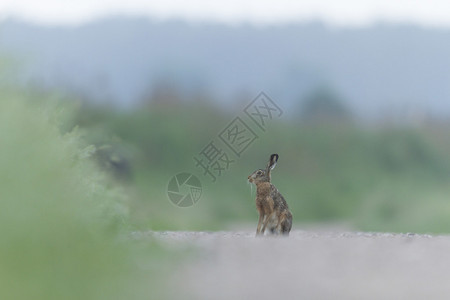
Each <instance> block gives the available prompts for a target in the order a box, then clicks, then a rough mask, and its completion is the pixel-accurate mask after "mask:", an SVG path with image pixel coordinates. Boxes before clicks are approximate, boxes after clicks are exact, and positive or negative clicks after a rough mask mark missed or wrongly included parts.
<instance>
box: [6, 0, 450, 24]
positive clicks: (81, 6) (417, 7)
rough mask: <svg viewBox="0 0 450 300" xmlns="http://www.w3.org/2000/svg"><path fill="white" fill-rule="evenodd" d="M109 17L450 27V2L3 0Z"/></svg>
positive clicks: (79, 18) (27, 14)
mask: <svg viewBox="0 0 450 300" xmlns="http://www.w3.org/2000/svg"><path fill="white" fill-rule="evenodd" d="M108 15H140V16H150V17H152V18H154V19H160V20H164V19H167V18H182V19H187V20H193V21H205V20H208V21H222V22H227V23H232V24H239V23H241V22H251V23H254V24H271V23H286V22H291V21H296V22H299V21H300V22H301V21H309V20H321V21H324V22H326V23H328V24H331V25H339V26H355V25H356V26H365V25H368V24H372V23H373V22H379V21H390V22H409V23H416V24H420V25H425V26H435V27H450V1H449V0H297V1H295V0H227V1H225V0H223V1H214V0H159V1H152V0H150V1H149V0H122V1H119V0H0V19H5V18H8V17H15V18H19V19H25V20H27V21H32V22H38V23H45V24H80V23H83V22H87V21H90V20H93V19H96V18H99V17H105V16H108Z"/></svg>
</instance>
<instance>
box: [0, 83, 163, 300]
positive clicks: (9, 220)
mask: <svg viewBox="0 0 450 300" xmlns="http://www.w3.org/2000/svg"><path fill="white" fill-rule="evenodd" d="M0 97H1V101H0V147H1V150H0V151H1V154H0V170H1V171H0V266H1V267H0V299H46V300H48V299H148V295H151V294H155V293H157V291H155V290H152V289H154V288H155V286H158V283H156V281H157V279H155V277H152V273H151V272H149V271H147V270H143V269H140V268H138V267H137V264H136V265H135V263H136V261H137V260H139V259H146V260H147V264H148V263H149V262H150V263H151V262H155V261H158V259H160V258H161V255H162V254H161V253H160V252H161V251H160V250H158V249H157V248H156V249H155V248H154V247H151V246H148V249H146V250H145V252H146V253H145V256H142V257H141V256H139V255H140V254H142V251H141V250H139V249H140V248H141V246H136V247H135V246H130V245H129V244H133V243H132V242H131V243H130V242H128V243H123V242H121V241H120V240H119V236H120V235H119V234H120V232H124V231H126V230H128V227H127V223H128V212H127V210H128V204H127V197H126V196H125V193H124V192H123V190H121V189H119V188H118V187H117V186H115V185H113V183H112V181H110V180H109V179H108V178H107V176H105V175H104V173H103V172H101V171H100V170H99V168H98V167H97V165H96V163H95V162H93V160H92V159H91V156H92V155H93V154H94V150H95V149H94V146H89V145H86V144H84V143H83V142H82V141H81V140H80V138H79V132H78V131H77V130H71V131H66V133H64V134H63V133H62V132H61V130H60V129H59V127H58V126H57V124H58V123H59V122H66V121H67V119H66V118H67V116H68V115H70V114H71V112H69V111H70V110H71V109H70V108H68V107H67V106H64V105H61V104H60V105H59V106H55V105H54V104H51V103H50V102H52V101H47V100H45V101H39V99H40V96H37V95H32V94H31V93H29V92H23V91H22V92H20V91H11V90H2V91H1V92H0ZM68 110H69V111H68ZM149 245H151V243H149ZM137 253H140V254H139V255H136V254H137ZM139 257H141V258H139ZM152 282H153V283H152Z"/></svg>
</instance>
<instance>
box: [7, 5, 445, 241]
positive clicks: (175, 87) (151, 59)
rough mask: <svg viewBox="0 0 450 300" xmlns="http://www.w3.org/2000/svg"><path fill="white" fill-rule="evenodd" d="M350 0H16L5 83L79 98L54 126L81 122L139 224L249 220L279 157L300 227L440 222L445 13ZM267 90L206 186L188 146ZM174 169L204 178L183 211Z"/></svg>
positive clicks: (396, 227)
mask: <svg viewBox="0 0 450 300" xmlns="http://www.w3.org/2000/svg"><path fill="white" fill-rule="evenodd" d="M350 2H351V1H350ZM350 2H349V3H348V5H349V6H348V7H347V8H348V11H347V10H346V9H345V10H343V9H340V8H339V7H340V6H336V5H335V4H330V3H331V2H327V1H322V2H317V3H316V5H313V4H312V2H311V3H309V2H304V3H302V4H301V5H293V6H290V8H291V9H287V7H289V6H287V7H283V8H280V10H279V11H278V10H276V11H275V12H273V13H270V9H269V8H270V7H271V6H270V5H269V4H268V3H263V4H261V5H257V4H256V3H252V2H248V3H247V4H244V5H242V6H239V5H238V4H236V3H234V4H233V3H232V4H228V5H225V6H224V7H219V6H217V7H209V6H205V8H204V9H201V8H200V7H201V5H200V6H199V5H196V6H194V7H197V8H196V9H197V10H196V9H195V8H192V7H190V6H189V7H188V6H185V5H184V4H177V6H176V7H178V8H179V10H176V9H174V10H170V7H171V6H170V5H169V4H168V6H167V7H165V8H164V9H165V10H164V11H166V13H164V12H162V11H160V10H158V9H156V8H155V5H156V4H154V3H152V4H143V3H138V2H133V1H130V4H129V5H128V6H127V5H125V4H120V5H119V4H117V5H118V6H117V7H116V6H114V5H112V6H108V5H107V4H106V2H105V3H102V2H98V3H97V4H98V6H95V5H87V4H86V5H87V6H86V7H84V6H83V7H79V6H77V5H76V4H71V5H72V6H67V11H63V10H58V9H57V8H58V6H55V3H53V2H51V1H49V2H48V5H47V6H45V5H44V6H43V7H41V8H40V9H36V10H33V11H31V10H30V7H29V6H27V5H25V4H26V1H23V3H22V2H17V3H15V4H14V3H10V4H9V6H5V5H4V7H3V9H2V14H1V15H2V18H3V20H2V22H1V25H0V47H1V53H2V57H3V61H4V63H3V65H4V66H3V73H4V76H3V79H4V83H5V84H6V85H7V86H8V87H9V88H11V87H14V88H15V89H22V90H27V91H28V92H29V93H31V94H34V95H36V96H35V97H36V98H46V97H51V98H63V99H61V101H62V102H68V103H72V104H71V105H70V107H71V108H70V109H69V110H70V111H71V112H72V113H71V114H70V118H66V119H65V120H63V121H62V122H61V123H62V125H61V126H62V127H63V128H64V130H66V131H71V130H72V128H74V127H75V126H77V127H78V128H79V129H80V130H81V131H82V132H83V138H84V140H85V141H86V143H88V144H91V145H93V147H94V148H93V149H95V150H93V153H94V154H93V155H94V157H95V159H96V160H97V162H98V163H99V165H100V166H101V168H103V169H104V170H106V172H108V173H111V174H113V176H114V177H115V180H117V181H118V184H122V185H125V186H126V187H128V188H129V189H130V191H131V192H130V193H132V197H131V198H132V200H131V201H130V204H129V209H130V213H131V216H132V217H131V221H130V224H132V226H136V227H137V228H147V229H148V228H151V229H205V230H208V229H209V230H210V229H221V228H223V227H224V226H227V224H233V223H235V222H254V221H255V219H256V213H255V208H254V204H253V198H254V194H251V191H250V187H249V186H248V185H247V184H246V178H247V176H248V175H249V174H250V173H251V172H252V171H253V170H254V169H256V168H262V167H264V166H265V164H266V160H267V157H268V155H269V154H271V153H273V152H277V153H279V154H280V162H279V166H278V167H277V170H275V172H274V176H273V181H274V183H275V184H276V185H277V186H278V187H279V188H280V190H281V191H282V192H283V194H284V195H285V197H286V198H287V200H288V203H289V205H290V207H291V208H292V210H293V214H294V216H295V221H296V222H297V223H301V222H323V221H332V222H346V223H349V224H351V225H352V226H357V227H359V228H362V229H367V230H389V231H421V232H429V231H431V232H448V231H449V230H450V221H447V220H448V219H449V218H448V217H449V216H450V203H447V202H448V201H447V196H446V193H447V191H448V188H447V185H448V175H449V173H450V163H449V160H448V159H449V154H448V153H449V151H448V150H449V148H448V147H449V141H450V140H449V138H450V135H449V133H448V120H449V116H450V85H449V84H448V83H449V79H450V59H449V58H450V57H449V56H450V54H449V53H450V38H449V37H450V29H449V28H448V27H447V23H446V21H445V20H446V19H445V18H441V17H442V16H441V15H440V14H439V11H436V12H434V10H435V8H433V9H431V8H430V10H429V11H428V13H429V14H432V13H436V17H435V18H427V17H425V16H424V15H423V14H422V11H423V6H420V5H419V3H416V4H417V5H411V7H410V8H409V9H408V10H407V11H404V10H402V9H399V6H395V7H392V6H391V5H390V4H387V3H381V4H380V5H379V6H373V4H372V3H371V2H367V3H366V5H361V4H358V5H356V4H355V3H350ZM172 4H173V3H172ZM325 4H329V5H325ZM67 5H69V4H67ZM416 6H417V7H416ZM24 7H27V8H26V9H25V8H24ZM99 7H104V9H103V10H102V9H99ZM138 7H139V8H140V9H141V11H140V12H139V13H137V12H133V11H134V10H135V9H136V8H138ZM351 7H353V8H354V9H356V11H358V10H359V11H360V12H359V13H358V14H357V13H355V12H353V11H352V10H351V9H350V8H351ZM45 8H46V9H45ZM69 8H70V9H69ZM119 8H120V9H122V8H123V9H124V11H123V13H122V14H119V11H118V10H119ZM227 8H228V9H231V10H234V11H236V13H235V14H233V13H230V14H226V13H224V10H225V11H226V9H227ZM251 8H255V9H254V11H253V10H251ZM127 9H130V11H127ZM161 9H162V8H161ZM56 12H58V13H56ZM170 12H172V13H170ZM295 12H297V14H295ZM216 14H217V18H214V16H216ZM63 16H67V17H66V18H63ZM269 17H270V18H269ZM439 20H441V22H439ZM261 91H264V92H265V93H266V94H267V95H269V96H270V97H271V98H272V99H273V100H274V102H276V103H277V105H278V106H280V108H281V109H282V110H283V112H284V113H283V115H282V117H281V118H278V119H276V120H274V121H273V122H271V123H270V126H269V127H268V131H267V132H265V133H263V134H261V135H260V138H259V139H258V140H257V141H256V142H255V143H253V144H252V145H251V147H250V148H249V149H247V150H246V151H245V152H244V153H243V155H242V157H240V158H237V161H236V163H234V164H232V165H231V167H230V169H229V170H226V172H224V173H223V175H222V176H221V177H220V178H219V179H218V180H217V182H215V183H213V182H211V180H209V178H208V177H207V176H204V175H203V171H202V170H201V169H200V168H199V167H196V166H195V163H194V160H193V158H194V156H196V155H198V154H199V152H200V151H201V150H202V149H203V148H204V147H205V146H206V145H207V144H208V143H209V141H211V140H213V139H214V138H216V137H217V135H218V133H219V132H220V131H221V130H222V129H223V128H225V126H226V125H227V124H228V123H229V122H230V121H231V120H232V119H233V118H234V117H235V116H238V115H240V114H242V112H243V109H244V107H245V106H246V105H247V104H248V103H250V102H251V101H252V100H253V99H254V97H256V96H257V95H258V94H259V92H261ZM49 95H52V96H49ZM31 98H33V97H31ZM261 133H262V132H261ZM182 171H186V172H191V173H193V174H195V175H197V176H199V178H200V180H201V181H202V183H203V188H204V191H203V196H202V198H201V201H200V202H199V203H198V204H197V205H195V206H194V207H191V208H186V209H180V208H178V207H175V206H173V205H172V204H171V203H170V202H169V201H168V199H167V196H166V187H167V183H168V180H169V179H170V178H171V176H173V175H175V174H177V173H178V172H182Z"/></svg>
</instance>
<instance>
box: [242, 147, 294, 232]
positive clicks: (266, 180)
mask: <svg viewBox="0 0 450 300" xmlns="http://www.w3.org/2000/svg"><path fill="white" fill-rule="evenodd" d="M277 161H278V154H272V155H271V156H270V159H269V163H268V164H267V167H266V170H262V169H260V170H256V171H255V172H253V173H252V174H251V175H250V176H248V181H250V182H251V183H254V184H255V185H256V209H257V211H258V213H259V221H258V226H257V228H256V235H264V232H265V230H266V228H267V227H268V228H269V229H270V231H271V233H273V234H279V233H281V234H284V235H289V232H290V231H291V227H292V214H291V212H290V211H289V207H288V205H287V203H286V200H285V199H284V197H283V196H282V195H281V193H280V192H279V191H278V189H277V188H276V187H275V186H274V185H273V184H272V183H271V182H270V171H271V170H272V169H273V168H274V167H275V165H276V163H277Z"/></svg>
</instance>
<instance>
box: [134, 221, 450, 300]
mask: <svg viewBox="0 0 450 300" xmlns="http://www.w3.org/2000/svg"><path fill="white" fill-rule="evenodd" d="M141 234H143V233H141ZM145 235H151V236H154V237H155V238H156V239H158V240H161V241H162V243H163V244H166V245H167V246H168V247H187V248H195V249H197V251H191V252H193V253H196V254H195V255H194V258H193V259H191V260H189V261H187V262H186V263H185V264H182V265H180V266H179V269H178V270H177V272H176V273H175V274H174V275H173V278H172V279H171V282H172V283H173V284H174V285H173V291H172V293H173V297H174V298H178V299H272V300H274V299H450V236H430V235H416V234H390V233H365V232H345V231H320V230H311V231H309V230H308V231H300V230H295V231H292V232H291V235H290V236H289V237H288V238H271V237H263V238H255V237H254V233H253V231H252V232H250V231H243V232H213V233H209V232H149V233H145ZM171 286H172V284H171Z"/></svg>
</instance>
